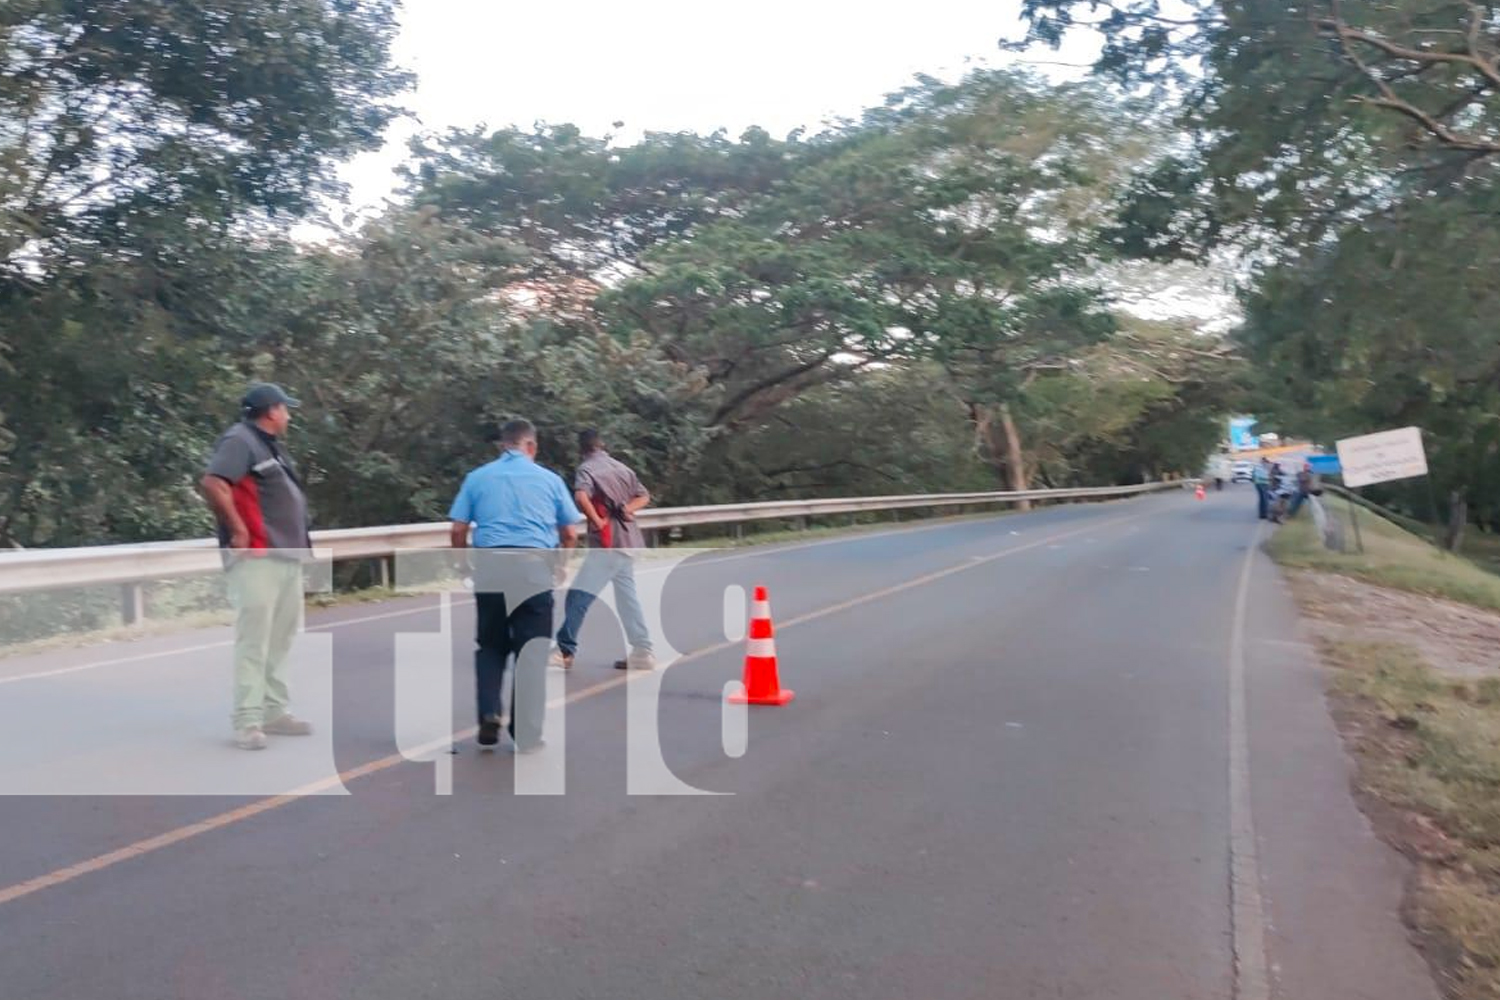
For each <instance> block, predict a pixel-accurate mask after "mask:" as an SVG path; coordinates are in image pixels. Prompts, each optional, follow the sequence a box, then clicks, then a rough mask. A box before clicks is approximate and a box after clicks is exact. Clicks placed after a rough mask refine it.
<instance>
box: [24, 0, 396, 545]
mask: <svg viewBox="0 0 1500 1000" xmlns="http://www.w3.org/2000/svg"><path fill="white" fill-rule="evenodd" d="M394 30H395V23H394V19H393V4H391V3H388V2H385V0H339V2H337V3H325V2H322V0H295V2H292V3H283V4H267V3H264V2H257V0H226V2H211V3H182V4H162V3H153V2H145V0H101V2H89V3H83V2H77V0H17V2H13V3H9V4H7V5H6V6H5V7H4V10H3V11H0V351H4V352H8V355H9V361H10V365H9V367H7V368H5V369H0V400H4V402H5V406H4V409H5V411H6V418H7V420H8V421H9V425H10V427H11V428H12V431H13V433H14V445H13V447H12V448H11V450H10V453H9V455H8V462H7V463H6V464H5V465H3V466H0V543H8V544H15V543H20V544H28V545H30V544H69V543H74V544H76V543H80V542H88V541H103V540H119V539H134V538H142V537H160V536H161V535H163V534H178V533H182V532H185V531H187V530H196V529H197V528H199V527H201V525H202V523H203V516H202V514H201V512H200V511H199V509H198V508H199V507H200V504H199V503H198V502H197V501H196V499H195V498H194V497H193V496H192V494H191V490H190V487H189V486H188V485H187V484H188V483H189V482H190V481H191V479H192V470H193V469H194V468H195V467H196V466H197V464H198V463H199V462H200V461H201V457H202V453H203V451H204V450H205V449H206V448H207V446H208V444H209V443H211V441H212V435H213V433H214V425H215V424H216V423H217V420H218V419H219V417H218V413H216V410H218V407H217V406H216V404H217V403H218V402H220V401H222V400H223V399H225V398H228V399H231V400H232V399H233V396H232V394H231V393H232V391H233V390H231V389H230V388H228V387H229V386H230V385H231V384H232V383H235V382H237V381H238V380H239V378H240V375H239V373H238V372H237V371H236V370H235V364H234V362H235V355H234V353H233V350H232V349H226V345H233V344H234V343H236V341H237V340H238V339H239V338H243V337H247V336H248V337H253V336H255V335H256V332H257V330H258V328H259V326H260V324H262V323H263V322H264V317H265V316H266V315H269V314H270V313H268V312H267V311H265V310H263V309H261V308H260V306H261V304H262V303H263V301H264V298H263V297H262V294H261V293H262V292H263V291H264V289H265V286H266V285H267V284H269V285H273V286H274V285H276V284H277V281H278V280H279V279H277V277H276V276H277V275H278V274H279V266H278V265H276V264H275V257H276V251H274V248H273V246H272V244H273V242H274V240H273V239H272V237H270V236H268V235H267V233H268V229H267V227H265V226H261V225H257V221H258V220H265V219H270V218H280V219H285V218H292V217H296V216H299V215H301V214H304V213H306V212H308V211H309V210H311V208H312V207H313V205H314V204H315V202H316V198H317V197H318V196H319V195H322V194H325V193H329V192H331V191H333V190H334V185H333V180H332V178H333V174H332V169H333V165H334V163H335V162H336V161H337V160H338V159H340V158H343V157H346V156H348V155H350V154H352V153H354V152H357V151H360V150H363V149H370V148H373V147H375V146H376V145H378V143H379V141H380V135H381V131H382V129H383V128H384V126H385V124H386V122H387V121H388V120H389V119H390V118H391V116H392V115H393V114H394V113H395V110H394V108H393V107H392V106H391V104H390V103H389V99H390V98H391V97H392V96H393V95H394V94H395V93H396V92H397V91H399V90H400V89H401V88H402V87H403V86H404V85H405V82H406V79H407V78H406V77H405V75H404V74H402V73H400V72H397V71H395V70H393V69H392V68H391V67H390V65H389V63H388V49H389V43H390V39H391V37H392V35H393V33H394ZM272 312H274V311H272ZM218 412H224V411H221V410H218Z"/></svg>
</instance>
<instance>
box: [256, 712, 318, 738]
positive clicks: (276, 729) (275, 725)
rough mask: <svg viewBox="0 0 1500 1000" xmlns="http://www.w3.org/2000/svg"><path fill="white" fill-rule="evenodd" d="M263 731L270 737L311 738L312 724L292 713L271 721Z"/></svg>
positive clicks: (263, 727)
mask: <svg viewBox="0 0 1500 1000" xmlns="http://www.w3.org/2000/svg"><path fill="white" fill-rule="evenodd" d="M261 729H263V730H265V732H266V734H267V735H269V736H311V735H312V723H310V722H304V721H303V720H301V719H299V718H297V717H296V716H295V715H293V714H292V713H290V712H287V713H286V714H285V715H278V716H277V717H276V718H274V719H271V720H269V721H268V722H267V723H266V724H265V725H264V726H262V727H261Z"/></svg>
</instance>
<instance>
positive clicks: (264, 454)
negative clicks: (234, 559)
mask: <svg viewBox="0 0 1500 1000" xmlns="http://www.w3.org/2000/svg"><path fill="white" fill-rule="evenodd" d="M207 472H208V474H209V475H210V476H218V477H219V478H220V479H222V480H224V481H225V482H226V483H228V484H229V485H230V486H231V487H232V488H233V490H234V509H235V510H236V511H237V512H238V513H239V515H240V519H241V520H242V521H244V522H245V527H246V528H247V529H248V530H249V532H250V545H249V547H250V548H251V549H252V550H258V551H270V552H273V553H274V552H275V551H276V550H284V552H285V555H286V556H287V557H288V558H301V557H302V555H303V553H302V552H301V551H298V550H305V549H310V548H312V539H311V537H310V536H309V534H308V514H307V497H306V496H305V495H304V494H303V492H302V483H301V481H300V480H299V479H298V478H297V468H296V466H295V465H293V464H292V459H291V456H290V455H288V454H287V453H286V449H285V448H283V447H282V446H281V442H279V441H277V440H276V439H275V438H274V437H272V436H271V435H269V434H267V433H266V432H265V431H263V430H261V429H260V428H258V427H256V426H254V425H252V424H249V423H246V422H244V421H241V422H240V423H238V424H235V425H234V426H233V427H231V428H229V430H227V431H225V432H224V434H223V435H222V436H221V437H220V438H219V442H218V444H216V445H214V451H213V455H212V456H210V457H209V460H208V469H207ZM229 541H230V537H229V527H228V526H227V525H225V524H223V523H220V525H219V545H220V547H221V548H228V547H229Z"/></svg>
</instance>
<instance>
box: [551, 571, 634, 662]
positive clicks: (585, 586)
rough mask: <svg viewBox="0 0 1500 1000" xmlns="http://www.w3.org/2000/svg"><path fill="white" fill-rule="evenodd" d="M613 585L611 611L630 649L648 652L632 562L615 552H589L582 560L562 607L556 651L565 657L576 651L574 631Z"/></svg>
mask: <svg viewBox="0 0 1500 1000" xmlns="http://www.w3.org/2000/svg"><path fill="white" fill-rule="evenodd" d="M611 583H613V584H614V585H615V610H616V611H618V612H619V615H620V626H621V627H622V628H624V629H625V639H626V641H628V642H629V643H630V648H631V649H632V650H637V649H638V650H641V651H643V652H649V651H650V649H651V633H650V632H649V631H648V630H647V628H646V612H645V610H644V609H643V608H642V607H641V599H640V597H639V596H638V595H637V594H636V591H635V560H634V559H633V558H631V556H630V555H629V554H628V553H625V552H622V551H619V550H617V549H591V550H590V551H589V554H588V555H586V556H585V557H584V559H583V567H582V568H581V569H579V571H578V576H577V578H576V579H574V581H573V586H572V587H571V588H570V589H569V590H568V598H567V601H566V603H565V605H564V608H565V610H564V612H563V624H562V628H560V629H558V630H557V648H558V649H560V650H561V651H562V652H563V653H565V654H566V655H568V656H572V655H573V654H574V653H576V652H577V651H578V630H579V629H581V628H582V627H583V618H584V615H586V614H588V611H589V608H590V607H592V606H593V603H594V601H595V600H596V599H597V598H598V597H599V594H600V592H601V591H603V590H604V588H605V586H606V585H608V584H611Z"/></svg>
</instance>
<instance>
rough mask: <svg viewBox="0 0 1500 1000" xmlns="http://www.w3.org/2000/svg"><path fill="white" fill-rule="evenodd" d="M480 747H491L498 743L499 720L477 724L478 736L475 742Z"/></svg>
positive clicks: (486, 720)
mask: <svg viewBox="0 0 1500 1000" xmlns="http://www.w3.org/2000/svg"><path fill="white" fill-rule="evenodd" d="M476 742H478V744H479V745H480V746H482V747H492V746H494V745H495V744H497V743H499V742H500V720H499V719H485V720H484V721H483V722H481V723H480V724H479V736H478V738H477V740H476Z"/></svg>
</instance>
